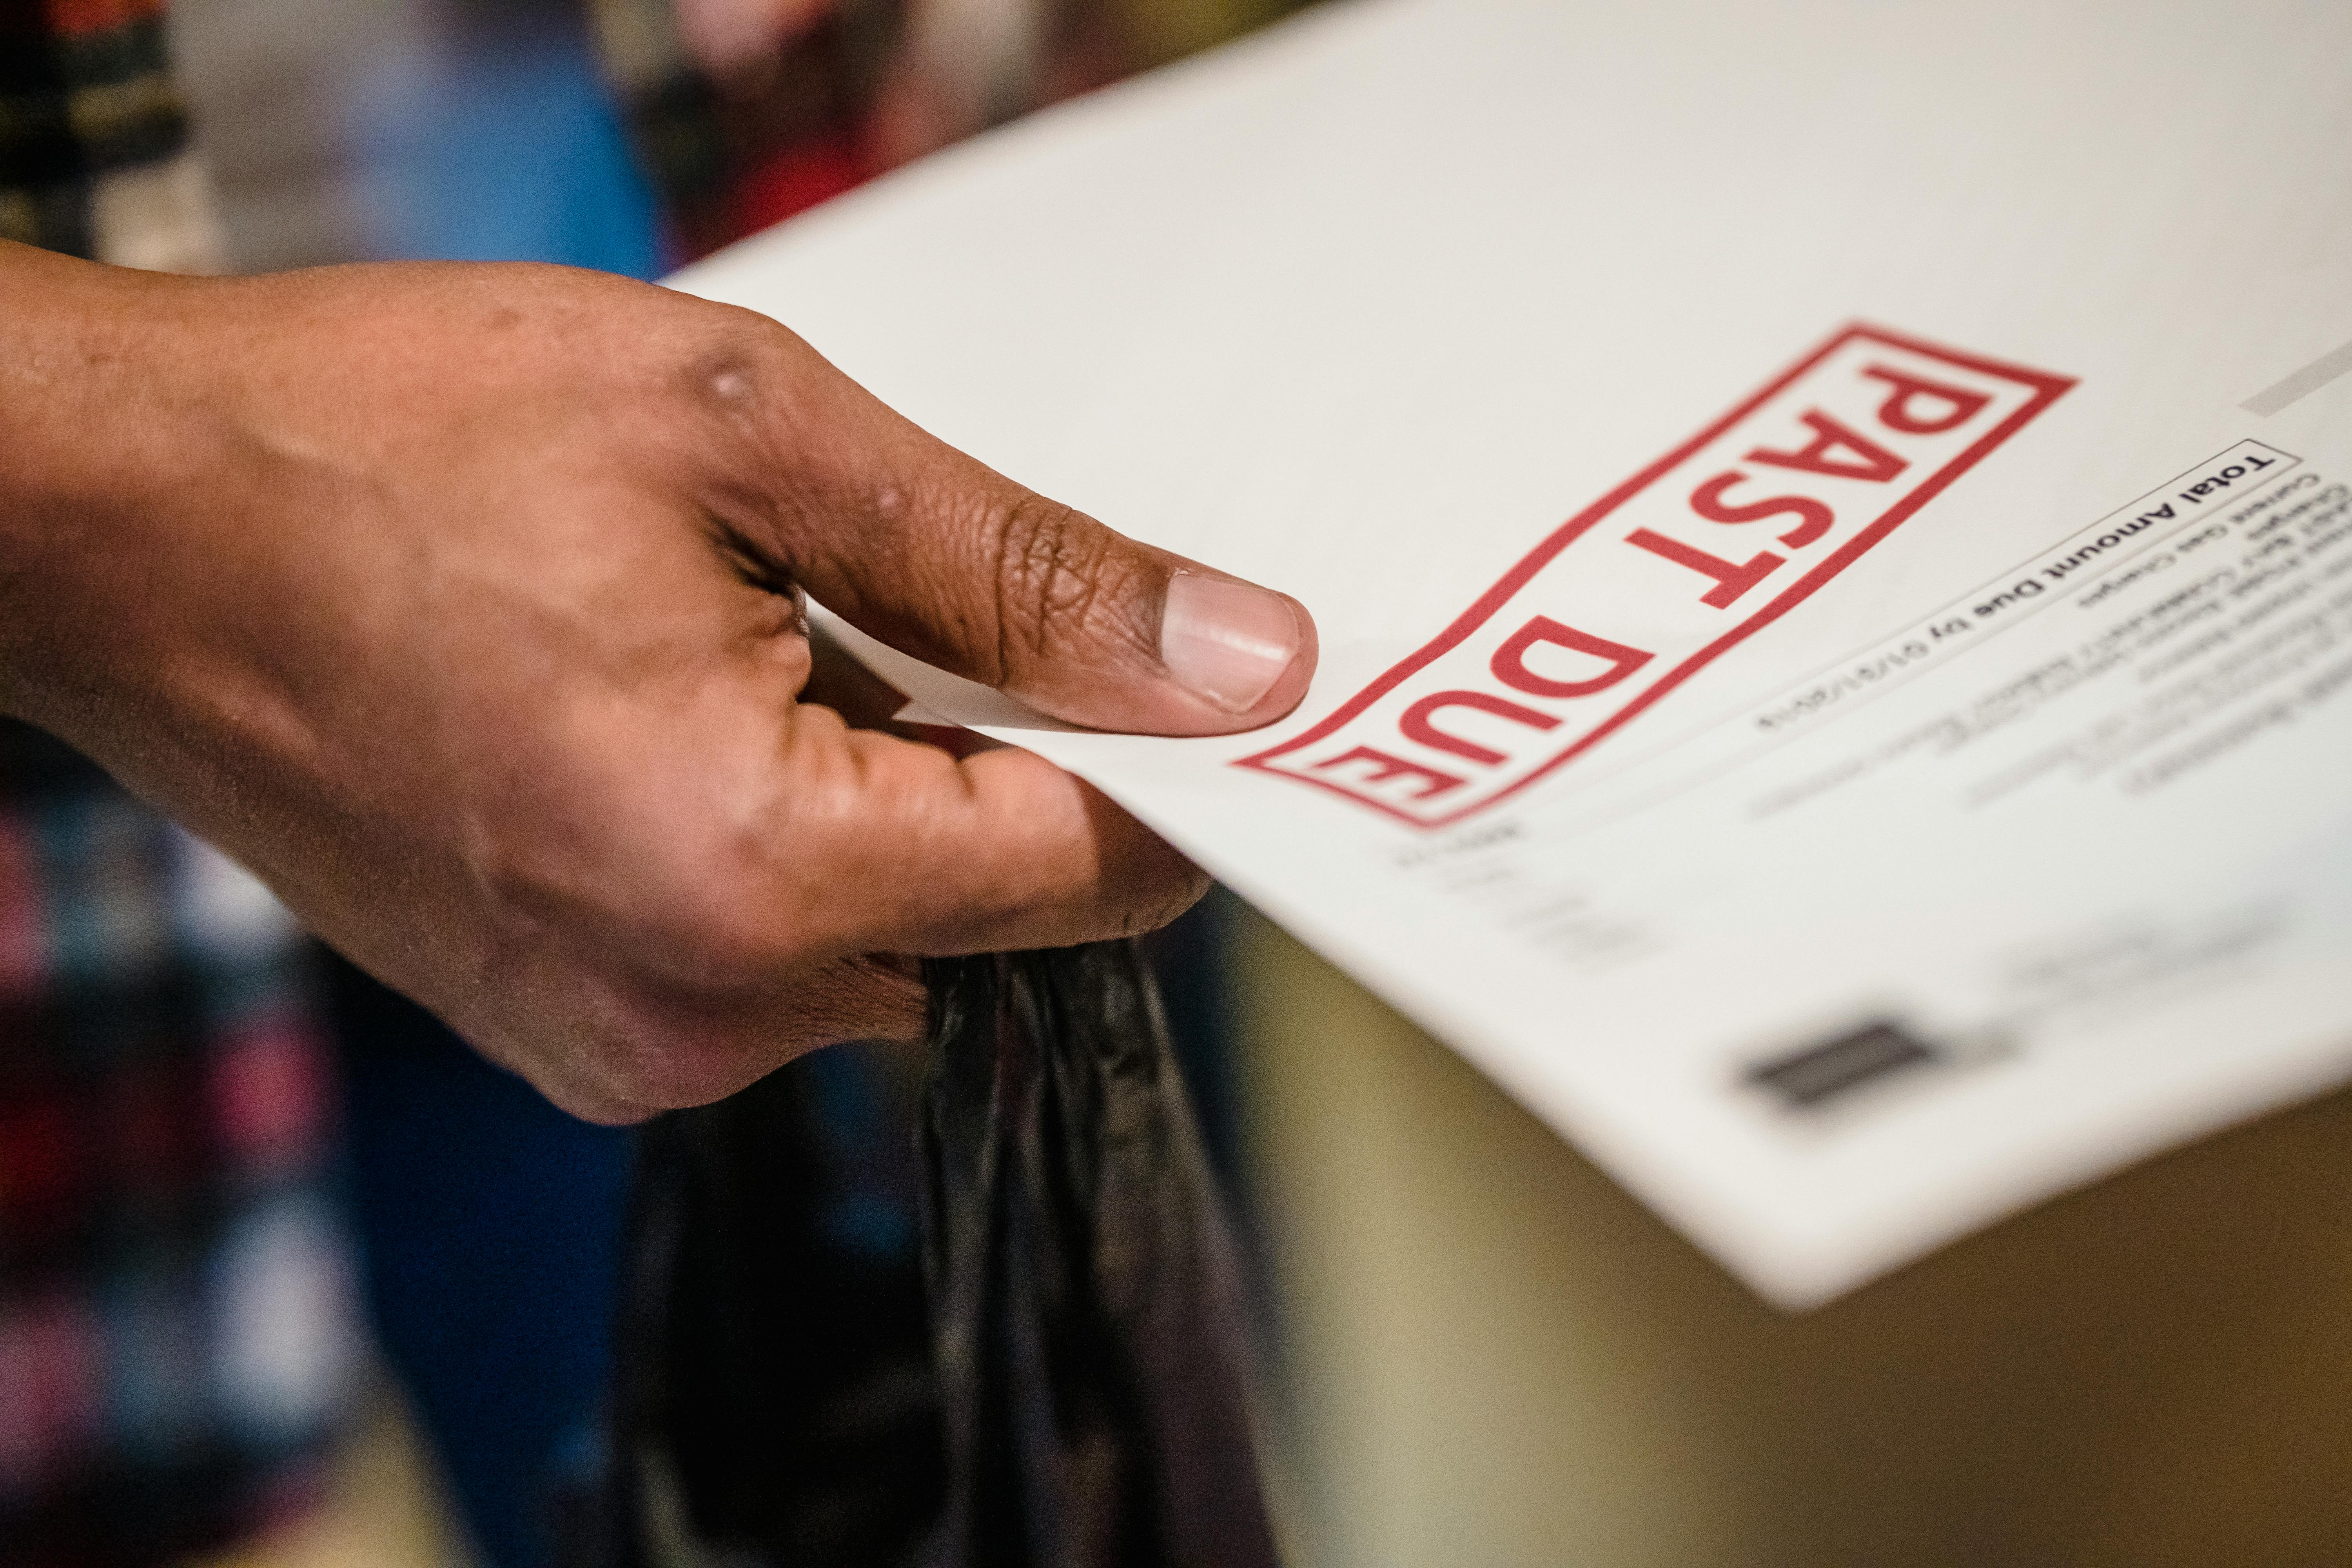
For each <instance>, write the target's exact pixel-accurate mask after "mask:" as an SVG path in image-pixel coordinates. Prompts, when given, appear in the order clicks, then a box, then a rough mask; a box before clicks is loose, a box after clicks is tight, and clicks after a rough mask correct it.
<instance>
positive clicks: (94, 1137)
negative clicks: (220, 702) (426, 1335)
mask: <svg viewBox="0 0 2352 1568" xmlns="http://www.w3.org/2000/svg"><path fill="white" fill-rule="evenodd" d="M302 953H303V950H302V948H301V946H300V944H299V934H298V932H297V931H296V930H295V929H294V927H293V924H292V922H291V921H290V920H289V917H288V916H287V915H286V913H285V911H284V910H282V909H281V908H280V907H279V906H278V903H277V902H276V900H273V899H272V898H271V897H270V896H269V894H268V891H267V890H266V889H263V888H262V887H261V886H260V885H259V884H258V883H257V882H256V881H254V880H253V879H252V878H250V877H249V876H247V874H246V873H245V872H243V871H241V870H239V869H238V868H236V867H235V866H234V865H232V864H231V863H230V862H229V861H227V860H226V858H223V857H221V856H220V855H219V854H218V853H217V852H215V851H214V850H212V849H209V848H207V847H205V846H204V845H202V844H200V843H198V842H197V841H196V840H195V839H194V838H192V837H189V836H188V835H186V834H185V833H184V832H182V831H180V830H179V829H177V828H175V827H173V826H170V825H169V824H167V823H164V822H163V821H162V820H161V819H159V818H157V817H156V816H153V815H152V814H151V813H149V812H147V811H146V810H145V809H144V808H142V807H141V806H140V805H137V804H136V803H135V802H133V801H131V799H130V798H129V797H127V796H126V795H123V794H121V792H120V791H119V790H118V789H116V788H115V787H114V786H113V785H112V784H110V782H109V781H108V780H107V779H106V778H105V776H104V775H103V774H101V773H99V772H98V771H97V769H95V768H94V767H92V766H91V765H90V764H89V763H85V762H83V761H81V759H79V757H76V756H75V755H73V754H72V753H71V752H68V751H66V750H65V749H64V748H63V747H61V746H59V745H58V744H57V743H56V742H52V741H49V740H48V739H47V737H46V736H43V735H40V734H39V733H38V732H37V731H30V730H27V729H25V728H24V727H22V726H17V725H5V726H0V1562H5V1563H9V1564H11V1565H12V1568H67V1565H76V1568H79V1565H82V1564H114V1563H124V1564H128V1563H154V1562H160V1561H165V1560H168V1559H171V1558H173V1557H177V1556H179V1555H181V1554H183V1553H184V1552H190V1551H192V1550H196V1549H200V1548H202V1547H205V1546H209V1545H215V1544H222V1543H226V1542H230V1541H233V1540H236V1539H237V1538H239V1537H241V1536H244V1535H247V1534H248V1533H250V1532H251V1531H255V1530H256V1529H258V1528H261V1527H263V1526H266V1525H267V1524H268V1523H269V1522H271V1521H272V1520H273V1519H275V1518H278V1517H284V1516H288V1515H289V1514H291V1513H292V1512H294V1511H296V1510H299V1508H300V1507H301V1506H303V1504H304V1503H305V1502H306V1501H307V1500H308V1498H309V1496H310V1490H311V1489H312V1487H313V1484H314V1477H315V1474H316V1469H317V1463H316V1461H317V1459H318V1458H319V1456H320V1452H321V1450H322V1448H323V1446H324V1444H325V1442H326V1440H327V1439H328V1438H329V1437H331V1436H332V1435H333V1433H334V1432H335V1431H336V1429H337V1427H338V1425H339V1423H340V1421H341V1417H342V1414H343V1412H344V1410H345V1408H346V1407H347V1405H349V1403H350V1395H351V1392H352V1380H353V1373H354V1369H355V1366H356V1364H357V1360H358V1357H357V1349H358V1346H359V1344H360V1335H359V1330H358V1327H357V1317H356V1309H355V1307H354V1305H353V1302H354V1299H355V1298H354V1295H353V1289H352V1257H351V1249H350V1246H349V1243H348V1240H347V1238H346V1231H345V1227H344V1223H343V1221H342V1219H341V1214H340V1210H339V1206H338V1204H337V1202H336V1201H335V1194H333V1193H332V1192H331V1185H330V1184H331V1177H332V1175H333V1163H332V1151H333V1149H334V1146H335V1131H336V1129H335V1127H334V1121H333V1116H332V1113H331V1112H332V1105H333V1096H332V1090H331V1079H330V1077H329V1074H330V1070H331V1068H330V1061H329V1057H328V1054H327V1052H326V1049H325V1047H324V1046H323V1044H322V1042H321V1040H320V1037H319V1035H318V1033H317V1032H316V1030H315V1029H314V1027H313V1026H312V1024H311V1022H310V1014H309V1012H308V1010H307V1009H308V1003H307V999H306V995H305V977H304V975H303V973H302Z"/></svg>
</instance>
